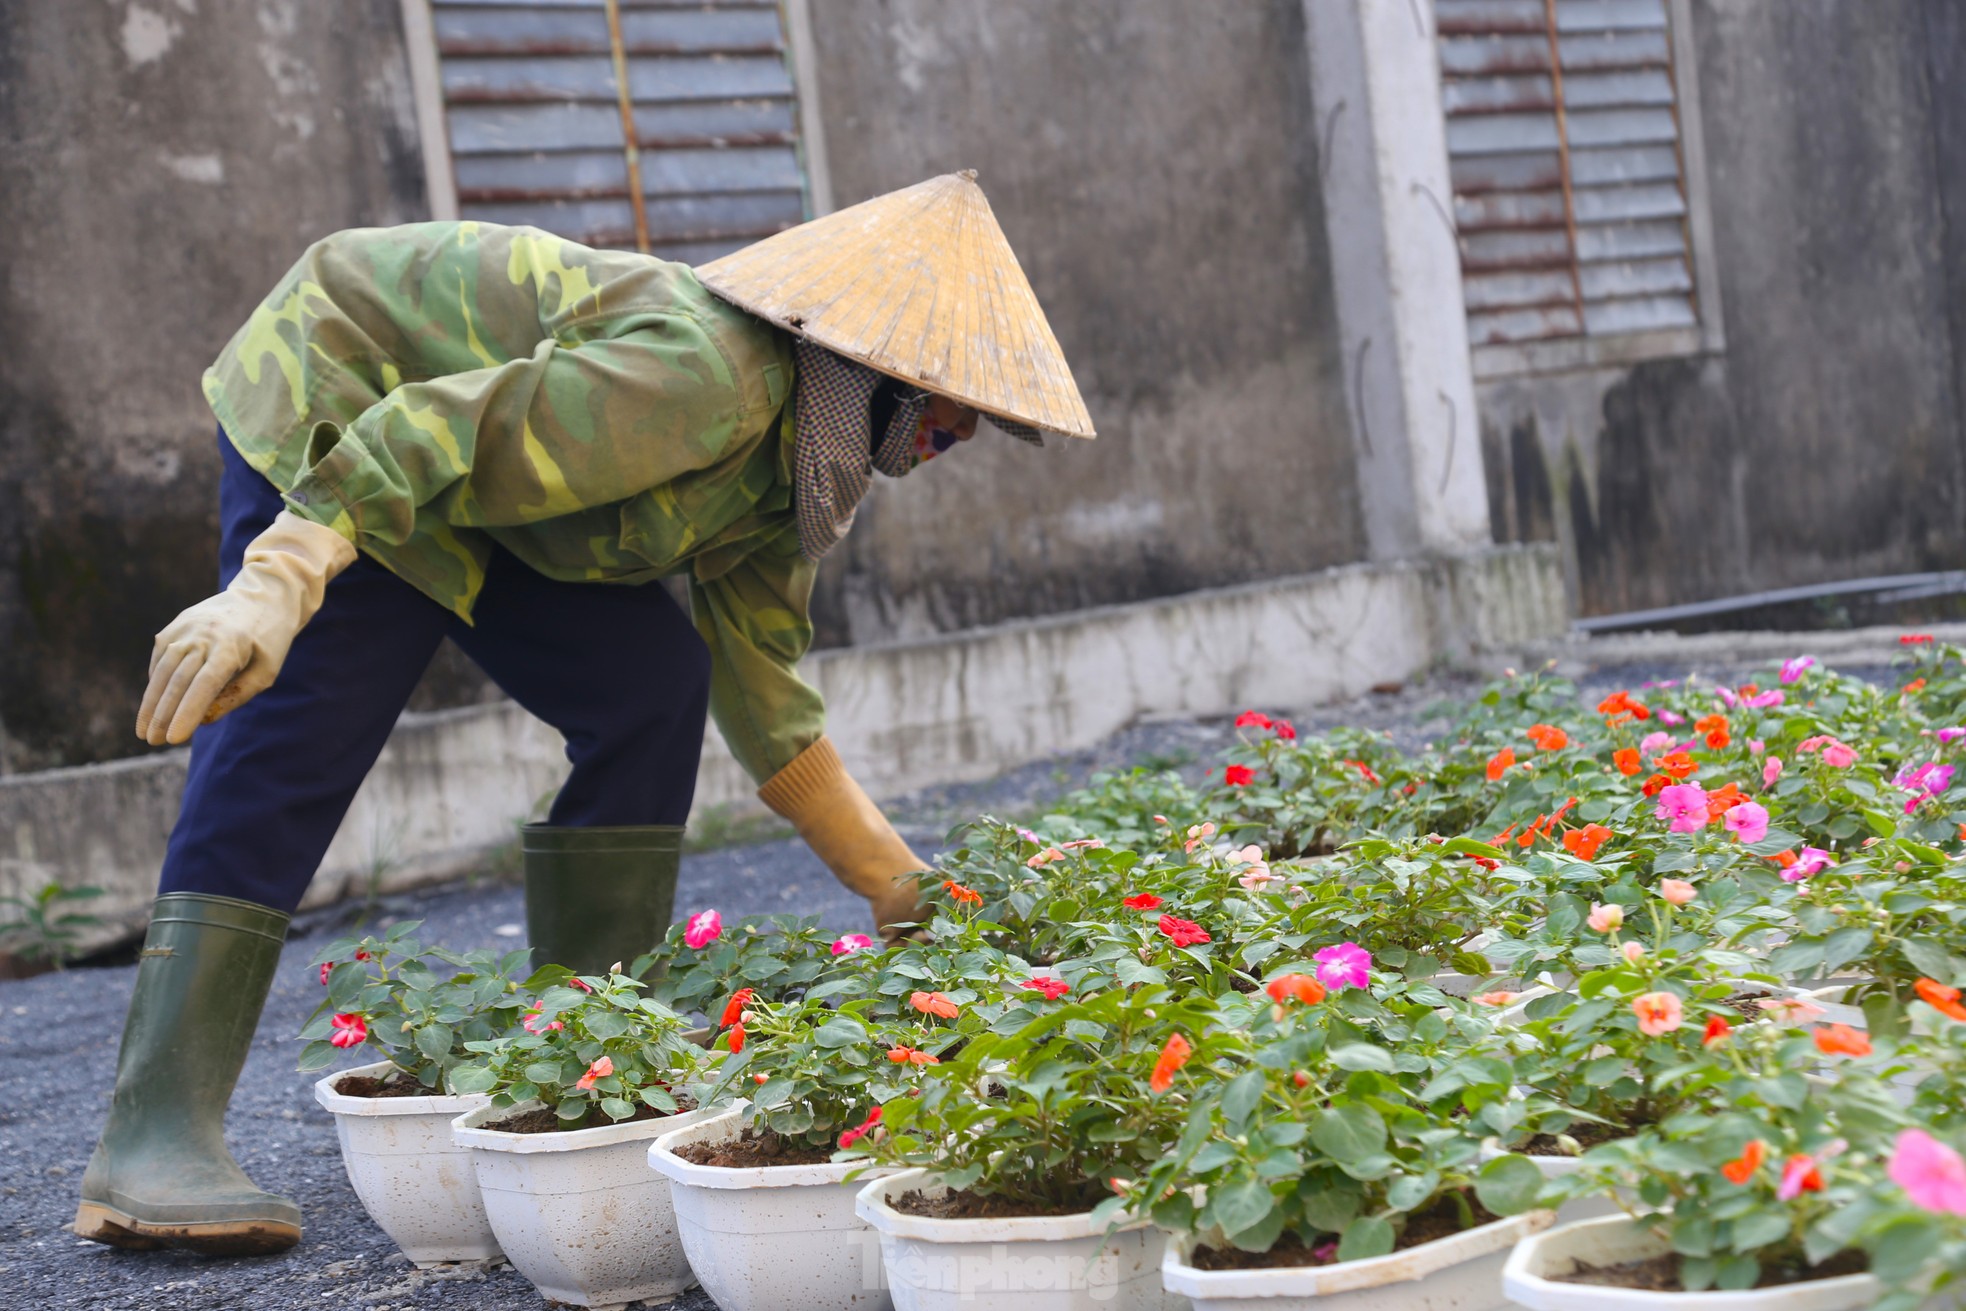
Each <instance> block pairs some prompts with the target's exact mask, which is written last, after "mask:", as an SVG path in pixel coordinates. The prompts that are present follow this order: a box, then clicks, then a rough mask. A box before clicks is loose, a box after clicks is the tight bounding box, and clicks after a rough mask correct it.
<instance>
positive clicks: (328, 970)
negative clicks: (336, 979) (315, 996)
mask: <svg viewBox="0 0 1966 1311" xmlns="http://www.w3.org/2000/svg"><path fill="white" fill-rule="evenodd" d="M332 973H334V962H333V961H331V960H324V961H322V962H321V986H322V987H323V988H325V987H327V986H328V976H329V975H330V974H332Z"/></svg>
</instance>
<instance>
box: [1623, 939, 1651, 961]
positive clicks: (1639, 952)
mask: <svg viewBox="0 0 1966 1311" xmlns="http://www.w3.org/2000/svg"><path fill="white" fill-rule="evenodd" d="M1618 950H1619V951H1620V952H1622V953H1623V954H1624V957H1625V963H1626V964H1628V965H1636V964H1638V963H1639V962H1640V961H1642V960H1644V959H1645V944H1644V943H1642V942H1626V943H1621V944H1620V945H1619V947H1618Z"/></svg>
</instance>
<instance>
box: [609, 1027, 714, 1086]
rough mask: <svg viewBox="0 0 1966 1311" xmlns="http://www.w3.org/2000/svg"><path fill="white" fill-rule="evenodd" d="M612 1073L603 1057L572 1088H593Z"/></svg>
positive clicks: (611, 1064) (611, 1066) (611, 1058)
mask: <svg viewBox="0 0 1966 1311" xmlns="http://www.w3.org/2000/svg"><path fill="white" fill-rule="evenodd" d="M732 1032H734V1033H742V1032H743V1030H742V1029H741V1028H740V1029H735V1030H732ZM613 1073H614V1058H613V1057H611V1056H603V1057H601V1059H600V1060H598V1061H595V1062H594V1063H593V1064H592V1065H590V1066H588V1067H587V1073H585V1074H583V1075H581V1076H580V1077H579V1078H578V1079H575V1080H574V1081H573V1086H574V1087H576V1088H592V1087H593V1086H594V1081H595V1080H596V1079H605V1078H607V1077H608V1076H609V1075H610V1074H613Z"/></svg>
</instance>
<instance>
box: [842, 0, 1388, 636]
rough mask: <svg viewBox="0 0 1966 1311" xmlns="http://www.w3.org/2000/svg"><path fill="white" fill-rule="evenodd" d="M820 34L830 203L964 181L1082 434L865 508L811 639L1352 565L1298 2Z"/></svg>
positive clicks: (1146, 8)
mask: <svg viewBox="0 0 1966 1311" xmlns="http://www.w3.org/2000/svg"><path fill="white" fill-rule="evenodd" d="M811 14H812V28H813V47H814V48H813V51H812V59H811V63H812V65H813V68H814V70H815V73H816V78H817V82H818V91H819V103H820V105H821V106H822V115H823V120H824V123H825V150H826V155H827V158H828V160H829V163H830V174H831V177H830V181H831V191H832V196H833V199H834V201H835V203H836V204H838V205H841V206H844V205H849V204H853V203H855V202H856V201H859V200H863V199H866V198H867V197H869V196H872V195H876V194H879V193H880V192H883V191H887V190H890V189H892V188H895V187H899V186H904V185H906V184H908V183H911V182H915V181H918V180H919V179H921V178H923V177H926V176H929V175H931V174H935V173H942V172H948V171H951V170H954V169H958V168H974V169H976V170H978V173H979V175H980V181H981V183H982V185H983V187H984V190H985V191H986V192H987V193H988V194H989V196H990V202H991V205H992V207H993V208H994V209H995V210H996V213H997V217H998V219H999V221H1000V222H1001V223H1002V225H1003V227H1004V230H1005V232H1006V233H1007V234H1008V235H1009V237H1010V241H1011V244H1012V245H1013V246H1014V247H1015V248H1016V250H1017V251H1018V254H1019V257H1020V258H1021V260H1022V261H1023V263H1024V266H1025V269H1026V271H1027V273H1028V274H1029V275H1030V279H1031V283H1032V285H1033V287H1034V288H1035V289H1036V291H1037V294H1038V297H1039V299H1040V300H1041V301H1042V302H1043V304H1044V306H1045V310H1046V313H1047V315H1048V316H1049V317H1050V320H1051V323H1052V327H1053V329H1054V330H1055V331H1056V332H1057V335H1058V338H1059V341H1060V343H1061V344H1062V346H1063V347H1064V350H1065V353H1066V356H1067V357H1068V358H1069V359H1070V360H1071V362H1072V367H1073V371H1074V373H1075V374H1076V375H1077V377H1078V380H1079V385H1080V388H1081V389H1082V390H1083V391H1084V393H1085V397H1086V402H1087V405H1088V406H1089V407H1090V409H1091V412H1092V417H1093V421H1094V423H1095V425H1096V426H1097V428H1098V430H1099V433H1100V436H1099V438H1098V440H1096V441H1094V442H1090V443H1083V442H1082V443H1074V444H1072V445H1071V446H1070V447H1068V448H1065V449H1060V450H1047V451H1043V452H1033V451H1031V450H1029V449H1027V448H1024V447H1023V446H1021V445H1019V444H1017V443H1014V442H1005V441H1003V440H1001V439H999V440H996V441H993V442H989V443H984V442H977V443H973V444H972V445H971V446H970V447H968V448H965V449H963V450H961V451H960V452H958V453H956V454H953V455H951V456H949V457H947V458H945V459H943V460H938V461H937V462H936V463H934V464H932V465H930V466H928V467H926V468H925V469H922V470H920V471H918V472H916V473H915V474H913V475H912V476H910V477H909V478H908V479H907V480H906V482H905V483H894V484H888V485H883V486H878V487H877V488H876V489H875V491H874V493H873V494H872V495H871V497H870V498H869V500H870V503H869V504H868V506H867V508H865V509H864V510H863V511H862V512H861V519H860V521H859V523H858V524H857V525H856V527H855V529H854V532H853V535H852V536H851V537H849V538H848V539H847V542H846V544H845V545H844V546H843V547H842V548H841V549H840V550H838V551H836V552H835V553H834V558H833V559H831V560H829V561H828V564H827V566H826V568H825V569H824V570H822V573H821V590H820V598H819V602H818V605H819V610H820V615H821V619H822V635H821V640H822V641H831V642H845V641H853V642H867V641H885V640H891V639H895V638H903V637H915V636H921V635H924V634H928V633H935V632H946V631H949V630H951V629H958V628H965V627H969V626H972V625H976V624H983V623H993V622H997V621H1000V620H1004V619H1010V618H1017V617H1024V616H1032V615H1044V614H1054V613H1058V612H1060V611H1066V610H1072V609H1076V608H1078V607H1082V606H1087V605H1099V604H1108V603H1112V602H1119V601H1128V600H1135V599H1139V598H1143V597H1150V596H1161V595H1166V594H1169V593H1176V592H1182V591H1186V590H1189V589H1193V588H1199V587H1210V586H1219V585H1223V584H1228V583H1236V582H1243V581H1247V580H1250V579H1257V578H1266V577H1275V576H1279V575H1285V574H1294V573H1300V572H1304V571H1307V570H1311V569H1316V568H1319V567H1322V566H1326V565H1332V564H1339V563H1343V562H1346V561H1351V560H1357V559H1360V558H1362V557H1363V556H1364V554H1365V540H1364V531H1363V526H1362V524H1361V520H1360V515H1359V510H1358V505H1357V499H1358V498H1357V479H1356V474H1355V469H1354V464H1353V459H1352V454H1351V446H1350V439H1349V437H1348V435H1347V427H1346V424H1347V420H1346V414H1345V402H1344V395H1345V393H1344V383H1343V370H1342V366H1341V362H1340V356H1339V353H1338V347H1337V342H1338V334H1337V328H1336V321H1335V311H1334V308H1333V300H1332V286H1331V278H1330V273H1329V267H1328V261H1329V256H1328V254H1327V241H1326V235H1325V229H1324V216H1323V214H1324V212H1323V206H1322V202H1321V199H1320V189H1319V171H1318V159H1317V134H1316V132H1315V130H1314V129H1313V127H1312V122H1313V116H1312V112H1311V88H1310V69H1309V60H1308V57H1307V52H1306V47H1305V34H1304V27H1303V16H1302V6H1301V3H1300V0H1235V3H1226V4H1216V3H1209V4H1195V3H1192V0H1074V3H1072V4H1069V5H1060V4H1057V3H1055V0H991V3H989V4H960V5H958V4H948V3H946V0H822V2H821V3H817V4H814V5H812V6H811ZM875 481H876V482H877V483H880V482H882V481H883V480H880V479H876V480H875Z"/></svg>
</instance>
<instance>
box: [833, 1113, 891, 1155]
mask: <svg viewBox="0 0 1966 1311" xmlns="http://www.w3.org/2000/svg"><path fill="white" fill-rule="evenodd" d="M880 1122H881V1108H880V1107H878V1106H876V1107H875V1108H874V1109H873V1110H871V1111H869V1112H867V1118H866V1119H864V1120H862V1121H861V1122H860V1123H859V1124H857V1125H855V1126H854V1127H853V1128H851V1129H848V1130H847V1131H846V1132H845V1133H843V1134H841V1135H840V1146H842V1147H851V1146H853V1145H854V1144H855V1143H857V1142H859V1141H860V1140H861V1139H862V1138H865V1137H866V1136H867V1135H868V1134H870V1133H872V1132H874V1128H875V1126H876V1125H878V1124H880Z"/></svg>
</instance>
